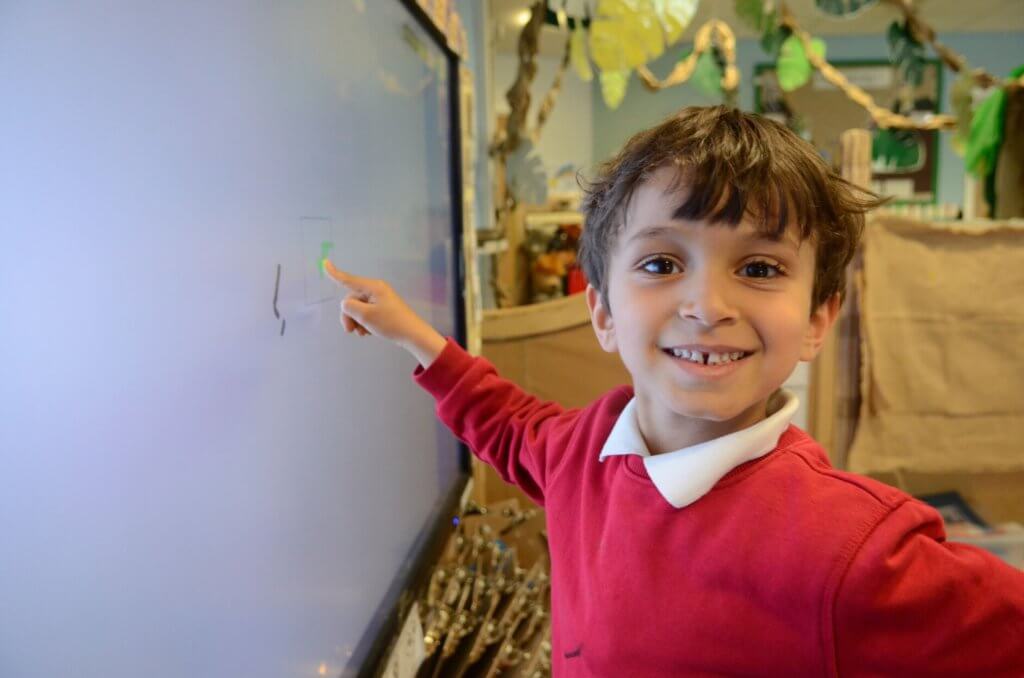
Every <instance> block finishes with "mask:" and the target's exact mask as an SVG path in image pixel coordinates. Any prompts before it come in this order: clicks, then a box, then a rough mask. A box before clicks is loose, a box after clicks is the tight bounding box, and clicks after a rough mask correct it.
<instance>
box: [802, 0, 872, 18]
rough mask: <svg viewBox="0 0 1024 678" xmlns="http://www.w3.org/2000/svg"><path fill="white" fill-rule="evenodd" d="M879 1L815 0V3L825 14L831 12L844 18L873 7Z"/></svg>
mask: <svg viewBox="0 0 1024 678" xmlns="http://www.w3.org/2000/svg"><path fill="white" fill-rule="evenodd" d="M877 2H878V0H814V4H815V5H817V6H818V9H820V10H821V11H822V12H824V13H825V14H831V15H832V16H836V17H842V18H844V19H845V18H849V17H850V16H852V15H854V14H856V13H857V12H859V11H861V10H862V9H867V8H868V7H871V6H872V5H874V4H876V3H877Z"/></svg>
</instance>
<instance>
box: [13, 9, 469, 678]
mask: <svg viewBox="0 0 1024 678" xmlns="http://www.w3.org/2000/svg"><path fill="white" fill-rule="evenodd" d="M450 85H451V83H450V82H449V76H448V71H447V65H446V59H445V55H444V53H442V52H441V51H440V50H439V49H438V47H437V46H436V44H435V43H434V42H433V41H432V39H431V37H430V36H429V35H427V34H426V33H425V32H424V31H423V30H422V29H421V28H420V26H419V25H418V23H417V22H416V21H415V20H414V18H413V17H412V16H411V15H410V13H409V11H408V10H407V9H406V8H405V7H404V6H403V4H402V3H400V2H397V1H396V0H373V1H372V2H371V1H369V0H367V1H365V2H363V1H360V0H332V1H323V2H314V1H307V0H303V1H302V2H272V1H269V0H266V1H255V0H244V1H243V0H230V1H228V0H218V1H217V2H178V1H173V2H172V1H170V0H164V1H161V2H149V1H141V2H140V1H138V0H108V1H100V0H95V1H81V2H75V3H63V2H44V1H40V0H23V1H12V0H5V1H4V2H3V3H0V92H2V93H3V102H4V103H3V105H2V106H0V228H2V235H3V240H2V244H0V356H2V359H0V478H2V491H0V675H2V676H5V677H12V678H13V677H19V678H20V677H23V676H55V675H67V676H104V677H119V676H133V677H135V676H146V677H147V678H156V677H159V676H168V677H171V676H174V677H176V678H178V677H182V676H190V677H191V676H249V677H251V676H274V677H280V676H319V675H332V676H337V675H339V674H344V673H351V672H353V671H354V670H355V669H356V667H357V664H358V661H359V659H360V657H359V653H360V651H361V648H363V649H365V641H366V638H367V637H368V634H372V632H373V629H372V628H371V626H372V625H371V620H372V619H373V617H374V615H375V614H379V613H380V612H381V610H388V609H390V606H391V605H392V604H393V603H394V596H395V593H396V591H395V584H396V581H397V580H396V577H397V575H398V573H399V572H400V571H402V568H404V567H407V566H408V564H409V562H410V559H411V558H412V556H413V555H414V553H415V552H416V550H417V548H419V546H420V544H421V541H422V535H423V534H424V532H425V529H426V528H427V527H428V526H430V525H431V524H432V521H433V519H434V518H435V517H436V514H437V511H438V510H439V506H440V502H442V501H443V499H444V497H445V496H446V495H448V494H449V492H450V491H451V489H452V488H453V487H455V486H456V484H457V483H458V482H460V479H462V478H464V476H463V473H462V471H461V468H460V462H459V456H458V455H459V452H458V443H457V441H456V440H455V439H454V438H453V437H452V436H451V435H450V434H449V433H448V432H447V431H445V430H443V429H442V428H441V427H440V425H439V424H438V423H437V421H436V419H435V417H434V413H433V402H432V400H431V399H430V398H429V397H428V396H427V395H426V394H425V393H423V392H421V391H420V390H419V389H418V388H417V387H416V386H415V385H414V384H413V383H412V381H411V378H410V375H411V372H412V370H413V368H414V366H415V362H414V360H413V359H412V358H411V357H409V356H408V355H406V354H405V353H404V352H402V351H400V350H399V349H397V348H395V347H394V346H391V345H389V344H387V343H385V342H383V341H380V340H375V339H369V338H364V339H359V338H356V337H354V336H349V335H346V334H345V333H344V332H343V331H342V329H341V328H340V325H339V322H338V314H339V301H340V298H341V295H340V293H339V290H338V289H336V288H335V287H334V286H333V285H332V284H330V283H329V282H328V281H327V280H326V279H325V278H323V276H322V274H321V272H320V271H319V268H318V261H319V259H320V257H321V255H322V254H324V253H326V254H328V255H329V256H330V257H331V258H332V260H333V261H335V262H336V263H337V265H338V266H339V267H341V268H348V269H349V270H352V271H353V272H356V273H358V274H361V275H366V276H372V277H383V278H386V279H388V280H389V281H390V282H391V283H392V284H393V285H394V287H395V288H396V289H397V290H398V291H399V292H400V293H401V294H402V295H403V296H405V297H406V299H407V300H408V301H409V302H410V304H411V305H412V307H413V308H414V309H415V310H416V311H417V312H419V313H420V314H421V315H423V316H424V317H425V318H427V319H428V320H430V321H431V322H432V323H433V324H434V325H435V326H436V327H437V328H438V329H439V331H441V332H442V333H445V334H447V335H454V334H455V333H456V331H457V330H456V325H457V322H456V318H457V315H458V311H457V309H458V308H459V306H458V302H457V298H458V293H457V291H456V290H457V289H458V287H459V286H458V282H457V281H458V274H457V267H456V266H455V265H454V264H453V262H454V261H455V257H456V255H457V253H456V251H455V248H456V243H455V241H454V239H453V222H454V218H455V217H454V214H455V213H456V212H455V211H454V210H453V205H452V184H451V182H452V178H451V167H450V162H451V160H450V158H451V156H452V153H451V150H452V149H451V148H450V143H451V141H450V140H451V138H452V136H453V135H452V130H451V129H450V120H449V108H448V106H449V94H450V91H449V87H450ZM361 643H362V645H361Z"/></svg>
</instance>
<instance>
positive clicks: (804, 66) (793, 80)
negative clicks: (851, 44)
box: [775, 35, 825, 92]
mask: <svg viewBox="0 0 1024 678" xmlns="http://www.w3.org/2000/svg"><path fill="white" fill-rule="evenodd" d="M811 49H813V50H814V52H815V54H817V55H818V56H820V57H822V58H825V43H824V41H822V40H820V39H818V38H814V39H813V40H811ZM811 71H812V68H811V62H810V61H808V59H807V54H806V53H805V52H804V44H803V43H802V42H801V41H800V39H799V38H797V37H796V36H795V35H791V36H789V37H788V38H786V40H785V42H783V43H782V48H781V49H779V59H778V61H777V62H776V63H775V74H776V76H778V79H779V87H781V88H782V90H783V91H785V92H792V91H793V90H795V89H798V88H800V87H803V86H804V85H805V84H806V83H807V81H808V80H810V79H811Z"/></svg>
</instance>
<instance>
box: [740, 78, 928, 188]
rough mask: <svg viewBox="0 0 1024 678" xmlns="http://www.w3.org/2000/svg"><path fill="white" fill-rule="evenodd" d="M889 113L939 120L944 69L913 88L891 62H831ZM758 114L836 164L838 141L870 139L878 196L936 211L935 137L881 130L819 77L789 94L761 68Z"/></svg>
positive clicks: (920, 132) (756, 90)
mask: <svg viewBox="0 0 1024 678" xmlns="http://www.w3.org/2000/svg"><path fill="white" fill-rule="evenodd" d="M830 63H831V64H832V65H833V66H835V67H836V68H837V69H838V70H839V71H841V72H842V74H843V75H844V76H846V78H847V79H848V80H849V81H850V82H851V83H853V84H855V85H857V86H858V87H860V88H861V89H863V90H864V91H865V92H867V93H868V94H870V95H871V97H872V98H873V99H874V100H875V101H876V102H877V103H878V104H879V105H882V106H886V107H888V108H889V109H890V110H893V111H896V112H899V113H902V114H904V115H908V116H910V117H915V118H922V119H923V118H926V117H927V116H928V115H932V114H935V113H938V112H939V105H940V102H941V101H942V68H941V65H940V63H939V62H938V61H937V60H930V61H927V62H926V63H925V65H924V70H923V75H922V78H921V84H919V85H917V86H912V85H907V84H906V83H905V82H903V81H902V80H901V79H900V77H899V75H898V73H897V71H896V69H894V68H893V66H892V64H891V63H889V62H888V61H884V60H875V61H832V62H830ZM754 72H755V77H754V110H756V111H757V112H758V113H761V114H763V115H766V116H768V117H770V118H773V119H775V120H778V121H779V122H781V123H783V124H785V125H786V126H788V127H790V128H791V129H793V130H794V131H796V132H797V133H798V134H800V135H801V136H802V137H804V138H805V139H807V140H808V141H810V142H811V143H813V144H814V145H815V146H816V147H817V148H818V149H819V150H820V151H821V153H822V156H824V157H825V159H826V160H827V161H829V162H831V163H835V162H837V161H838V154H839V135H840V134H842V133H843V132H844V131H846V130H848V129H868V130H870V131H871V135H872V144H871V170H872V184H873V188H874V190H876V191H878V192H879V193H881V194H883V195H891V196H893V197H894V198H895V199H896V200H897V201H898V202H915V203H933V202H935V199H936V187H937V185H938V176H939V137H938V133H937V132H936V131H935V130H896V129H892V130H889V129H881V128H879V127H878V125H877V124H875V122H874V121H873V120H872V119H871V116H870V115H869V114H868V112H867V110H865V109H864V108H863V107H861V106H860V105H858V104H856V103H854V102H853V101H851V100H850V99H849V98H848V97H847V96H846V94H845V93H843V91H842V90H840V89H839V88H838V87H836V86H835V85H833V84H832V83H830V82H828V81H827V80H825V78H824V77H822V75H821V74H820V73H818V72H815V73H814V74H813V76H812V77H811V79H810V80H809V81H808V82H807V84H805V85H804V86H803V87H800V88H798V89H795V90H793V91H790V92H784V91H783V90H782V88H781V87H780V86H779V81H778V78H777V76H776V73H775V64H758V65H757V66H756V67H755V71H754Z"/></svg>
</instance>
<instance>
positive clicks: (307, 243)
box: [299, 217, 338, 306]
mask: <svg viewBox="0 0 1024 678" xmlns="http://www.w3.org/2000/svg"><path fill="white" fill-rule="evenodd" d="M299 239H300V249H299V252H300V253H301V257H300V261H301V262H302V280H303V287H304V288H305V300H306V305H307V306H311V305H313V304H321V303H323V302H325V301H330V300H331V299H334V298H336V297H337V296H338V286H337V284H335V282H334V281H333V280H331V279H330V277H329V276H328V275H327V274H326V273H325V272H324V270H323V265H322V263H321V262H322V261H323V260H324V259H325V258H327V257H330V256H332V255H333V254H334V220H333V219H331V218H330V217H299Z"/></svg>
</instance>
